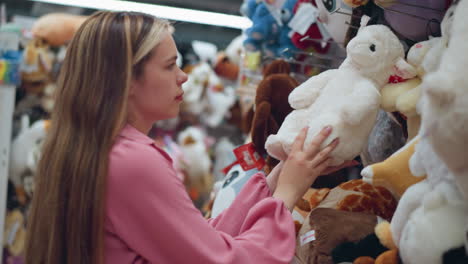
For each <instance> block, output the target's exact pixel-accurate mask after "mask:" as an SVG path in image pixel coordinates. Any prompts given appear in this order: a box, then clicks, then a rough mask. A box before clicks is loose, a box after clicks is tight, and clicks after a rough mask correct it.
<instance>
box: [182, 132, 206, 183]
mask: <svg viewBox="0 0 468 264" xmlns="http://www.w3.org/2000/svg"><path fill="white" fill-rule="evenodd" d="M205 138H206V135H205V134H204V132H203V131H202V130H201V129H200V128H197V127H188V128H186V129H185V130H184V131H182V132H181V133H180V134H179V136H178V138H177V143H178V144H179V146H180V149H181V151H182V153H183V154H184V158H185V160H186V162H187V167H186V168H185V169H186V170H187V172H188V176H189V177H190V178H191V179H193V180H196V179H200V178H203V177H205V176H206V175H209V174H210V171H211V159H210V156H209V155H208V151H207V147H206V145H205ZM187 142H190V144H187Z"/></svg>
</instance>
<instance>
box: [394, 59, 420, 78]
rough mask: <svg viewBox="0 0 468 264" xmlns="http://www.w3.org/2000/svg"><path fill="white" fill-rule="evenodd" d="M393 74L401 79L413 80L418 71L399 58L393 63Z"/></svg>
mask: <svg viewBox="0 0 468 264" xmlns="http://www.w3.org/2000/svg"><path fill="white" fill-rule="evenodd" d="M394 70H395V73H396V75H398V76H400V77H402V78H403V79H411V78H414V77H415V76H416V75H417V73H418V71H417V70H416V68H414V67H413V66H411V64H409V63H408V62H406V61H405V60H404V59H403V58H399V59H398V60H397V62H396V63H395V68H394Z"/></svg>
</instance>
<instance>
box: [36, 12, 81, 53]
mask: <svg viewBox="0 0 468 264" xmlns="http://www.w3.org/2000/svg"><path fill="white" fill-rule="evenodd" d="M87 18H88V17H87V16H78V15H71V14H62V13H50V14H47V15H44V16H42V17H40V18H39V19H38V20H37V21H36V22H35V23H34V25H33V27H32V30H31V31H32V33H33V36H34V37H35V38H40V39H43V40H45V41H46V42H47V43H48V44H49V45H51V46H61V45H64V44H66V43H68V42H69V41H70V40H71V39H72V38H73V35H75V32H76V31H77V30H78V28H79V27H80V26H81V24H83V22H84V21H85V20H86V19H87Z"/></svg>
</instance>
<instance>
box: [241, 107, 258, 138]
mask: <svg viewBox="0 0 468 264" xmlns="http://www.w3.org/2000/svg"><path fill="white" fill-rule="evenodd" d="M254 114H255V112H254V110H253V107H250V109H249V110H248V111H247V113H246V114H245V116H244V118H242V127H241V129H242V132H244V133H245V134H248V133H250V131H251V129H252V121H253V118H254Z"/></svg>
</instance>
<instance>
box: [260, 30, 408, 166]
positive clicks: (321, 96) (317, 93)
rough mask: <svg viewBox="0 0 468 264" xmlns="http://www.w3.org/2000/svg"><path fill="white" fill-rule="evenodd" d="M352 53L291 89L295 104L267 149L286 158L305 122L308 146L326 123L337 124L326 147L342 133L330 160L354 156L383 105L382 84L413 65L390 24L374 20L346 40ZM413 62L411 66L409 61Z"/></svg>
mask: <svg viewBox="0 0 468 264" xmlns="http://www.w3.org/2000/svg"><path fill="white" fill-rule="evenodd" d="M347 53H348V56H347V58H346V60H345V61H344V62H343V63H342V65H341V66H340V67H339V68H338V69H335V70H328V71H325V72H323V73H321V74H319V75H317V76H314V77H312V78H310V79H309V80H307V81H306V82H304V83H303V84H302V85H300V86H299V87H297V88H296V89H295V90H294V91H293V92H292V93H291V94H290V95H289V103H290V105H291V106H292V107H293V108H294V109H295V110H294V111H293V112H291V113H290V114H289V115H288V116H287V117H286V119H285V120H284V122H283V124H282V126H281V128H280V129H279V131H278V133H277V134H276V135H270V136H269V137H268V139H267V141H266V143H265V146H266V149H267V151H268V153H269V154H270V155H271V156H273V157H275V158H277V159H279V160H284V159H286V157H287V154H288V153H289V152H290V150H291V145H292V143H293V141H294V139H295V137H296V136H297V134H298V133H299V131H300V130H301V128H303V127H304V126H309V130H308V135H307V139H306V141H305V146H307V145H308V144H310V142H311V140H312V138H313V137H314V136H315V135H316V134H318V133H319V132H320V131H321V130H322V128H324V127H325V126H327V125H331V126H332V127H333V132H332V135H331V136H330V137H328V139H327V140H326V141H325V142H324V143H323V145H322V148H323V147H325V146H326V145H328V144H329V143H330V142H331V141H332V140H334V139H335V138H337V137H339V138H340V142H341V143H340V144H339V146H338V147H337V148H336V149H335V150H334V151H333V152H332V154H331V157H332V158H333V161H332V165H338V164H341V163H342V162H344V161H346V160H352V159H353V158H355V157H356V156H357V155H359V153H360V152H361V150H362V149H363V147H364V145H365V143H367V138H368V136H369V133H370V132H371V130H372V128H373V126H374V123H375V121H376V117H377V113H378V110H379V106H380V92H379V90H380V89H381V88H382V86H383V85H384V84H385V83H386V82H387V80H388V78H389V76H390V75H392V74H393V73H394V72H393V70H394V69H395V68H396V67H397V65H400V67H402V68H405V69H399V70H397V72H399V73H401V74H402V75H405V74H407V73H408V72H407V69H411V66H409V65H408V64H407V63H406V62H405V61H404V60H403V59H402V58H403V57H404V53H403V46H402V45H401V43H400V42H399V41H398V38H397V37H396V36H395V35H394V34H393V33H392V32H391V30H390V29H389V28H387V27H386V26H383V25H372V26H367V27H364V28H362V29H361V30H360V31H359V33H358V34H357V36H356V37H355V38H354V39H352V40H351V41H350V42H349V44H348V46H347ZM407 66H409V67H407Z"/></svg>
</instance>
